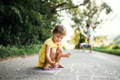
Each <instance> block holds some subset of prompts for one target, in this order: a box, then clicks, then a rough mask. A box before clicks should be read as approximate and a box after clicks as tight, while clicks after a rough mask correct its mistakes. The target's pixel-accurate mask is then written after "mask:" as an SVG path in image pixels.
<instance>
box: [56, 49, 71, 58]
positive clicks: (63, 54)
mask: <svg viewBox="0 0 120 80" xmlns="http://www.w3.org/2000/svg"><path fill="white" fill-rule="evenodd" d="M57 51H58V53H61V54H62V57H69V56H70V55H71V54H70V53H64V52H63V50H62V49H61V48H60V47H59V48H57Z"/></svg>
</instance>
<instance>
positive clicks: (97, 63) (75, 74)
mask: <svg viewBox="0 0 120 80" xmlns="http://www.w3.org/2000/svg"><path fill="white" fill-rule="evenodd" d="M65 52H70V53H72V56H71V57H69V58H63V59H61V62H60V63H61V64H62V65H64V68H62V69H55V70H50V71H43V70H41V69H38V68H36V67H35V65H36V63H37V59H38V55H34V56H29V57H24V58H22V57H18V58H14V59H9V60H5V61H0V80H120V57H119V56H115V55H110V54H105V53H101V52H95V51H93V52H92V53H89V51H87V50H86V51H82V50H75V49H74V50H66V51H65Z"/></svg>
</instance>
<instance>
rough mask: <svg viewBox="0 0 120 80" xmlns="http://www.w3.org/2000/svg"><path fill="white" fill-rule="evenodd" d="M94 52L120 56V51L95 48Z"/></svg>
mask: <svg viewBox="0 0 120 80" xmlns="http://www.w3.org/2000/svg"><path fill="white" fill-rule="evenodd" d="M93 50H95V51H100V52H104V53H109V54H113V55H118V56H120V49H108V48H103V47H95V48H94V49H93Z"/></svg>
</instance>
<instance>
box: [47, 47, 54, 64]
mask: <svg viewBox="0 0 120 80" xmlns="http://www.w3.org/2000/svg"><path fill="white" fill-rule="evenodd" d="M50 49H51V47H49V46H47V45H46V48H45V59H46V60H47V62H48V63H49V64H51V65H52V66H53V65H54V64H55V63H54V62H53V61H52V60H51V58H50Z"/></svg>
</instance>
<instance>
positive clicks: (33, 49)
mask: <svg viewBox="0 0 120 80" xmlns="http://www.w3.org/2000/svg"><path fill="white" fill-rule="evenodd" d="M40 47H41V45H30V46H19V47H18V46H7V47H4V46H0V58H7V57H12V56H26V55H32V54H36V53H38V51H39V48H40Z"/></svg>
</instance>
